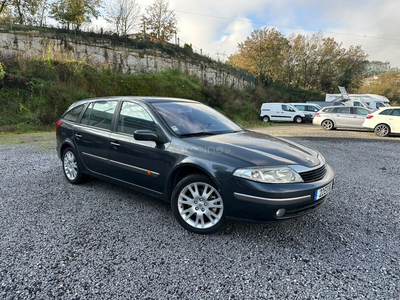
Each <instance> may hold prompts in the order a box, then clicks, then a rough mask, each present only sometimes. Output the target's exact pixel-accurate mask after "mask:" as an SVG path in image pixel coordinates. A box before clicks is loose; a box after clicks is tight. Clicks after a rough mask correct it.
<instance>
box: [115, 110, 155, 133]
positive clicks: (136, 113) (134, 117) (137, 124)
mask: <svg viewBox="0 0 400 300" xmlns="http://www.w3.org/2000/svg"><path fill="white" fill-rule="evenodd" d="M141 129H147V130H151V131H153V132H155V131H156V124H155V123H154V121H153V119H152V118H151V117H150V115H149V114H148V113H147V111H146V110H145V109H144V108H143V107H141V106H140V105H139V104H136V103H131V102H124V103H123V104H122V107H121V113H120V114H119V119H118V132H122V133H126V134H130V135H133V133H134V132H135V131H136V130H141Z"/></svg>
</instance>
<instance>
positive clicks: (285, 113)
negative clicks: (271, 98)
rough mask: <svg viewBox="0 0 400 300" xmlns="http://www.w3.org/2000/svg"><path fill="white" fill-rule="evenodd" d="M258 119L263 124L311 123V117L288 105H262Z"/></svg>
mask: <svg viewBox="0 0 400 300" xmlns="http://www.w3.org/2000/svg"><path fill="white" fill-rule="evenodd" d="M260 118H261V120H263V121H264V122H269V121H288V122H295V123H302V122H304V121H311V120H312V119H311V115H310V114H305V113H304V112H302V111H300V110H298V109H297V108H296V107H294V106H293V105H291V104H289V103H263V104H262V105H261V113H260Z"/></svg>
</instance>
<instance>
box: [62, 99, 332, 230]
mask: <svg viewBox="0 0 400 300" xmlns="http://www.w3.org/2000/svg"><path fill="white" fill-rule="evenodd" d="M57 152H58V155H59V157H60V159H61V161H62V163H63V170H64V174H65V177H66V178H67V180H68V181H69V182H70V183H72V184H77V183H81V182H83V181H84V179H85V177H87V175H91V176H94V177H98V178H101V179H103V180H107V181H110V182H113V183H116V184H120V185H122V186H124V187H129V188H133V189H135V190H137V191H140V192H142V193H146V194H149V195H151V196H155V197H157V198H160V199H162V200H164V201H167V202H170V203H171V206H172V211H173V213H174V215H175V217H176V219H177V220H178V222H179V223H180V224H181V225H182V226H183V227H184V228H186V229H187V230H190V231H192V232H196V233H212V232H215V231H216V230H218V229H219V228H221V226H223V224H224V223H225V222H226V221H227V220H228V221H229V220H232V221H240V220H241V221H252V222H266V221H274V220H284V219H289V218H293V217H297V216H301V215H304V214H307V213H309V212H311V211H314V210H315V209H317V208H318V207H320V206H321V205H322V204H323V203H324V202H326V199H327V196H328V193H329V192H330V190H331V189H332V186H333V179H334V172H333V170H332V169H331V167H330V166H329V165H328V164H326V162H325V159H324V157H323V156H322V155H321V154H320V153H318V152H317V151H315V150H313V149H311V148H308V147H305V146H301V145H298V144H296V143H292V142H289V141H286V140H283V139H278V138H274V137H271V136H268V135H264V134H260V133H255V132H252V131H249V130H245V129H243V128H242V127H240V126H238V125H237V124H235V123H234V122H232V121H231V120H229V119H228V118H226V117H225V116H223V115H222V114H220V113H218V112H217V111H215V110H213V109H212V108H210V107H208V106H206V105H203V104H201V103H199V102H196V101H191V100H183V99H171V98H156V97H110V98H96V99H88V100H83V101H79V102H76V103H74V104H73V105H72V106H71V107H70V108H69V109H68V110H67V111H66V112H65V113H64V114H63V116H62V117H61V119H60V120H59V121H58V122H57Z"/></svg>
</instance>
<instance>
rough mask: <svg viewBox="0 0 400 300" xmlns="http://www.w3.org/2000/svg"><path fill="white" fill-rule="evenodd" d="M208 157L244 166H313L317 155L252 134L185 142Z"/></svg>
mask: <svg viewBox="0 0 400 300" xmlns="http://www.w3.org/2000/svg"><path fill="white" fill-rule="evenodd" d="M185 140H186V141H187V142H189V143H191V144H192V145H193V146H195V147H196V149H203V151H206V152H207V153H209V154H210V155H218V156H219V155H223V156H230V157H232V158H233V157H234V158H236V159H240V160H241V161H243V162H246V164H247V165H248V166H273V165H275V166H277V165H303V166H305V167H310V168H311V167H315V166H317V165H318V164H319V163H320V162H319V159H318V154H319V153H318V152H317V151H315V150H313V149H310V148H308V147H305V146H302V145H299V144H297V143H293V142H290V141H287V140H284V139H281V138H275V137H272V136H270V135H266V134H261V133H256V132H252V131H245V132H238V133H229V134H218V135H212V136H201V137H191V138H186V139H185Z"/></svg>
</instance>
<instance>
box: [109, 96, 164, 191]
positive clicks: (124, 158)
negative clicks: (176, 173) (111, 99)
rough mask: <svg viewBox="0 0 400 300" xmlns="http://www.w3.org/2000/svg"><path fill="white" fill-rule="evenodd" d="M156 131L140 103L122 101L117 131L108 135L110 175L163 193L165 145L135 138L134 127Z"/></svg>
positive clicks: (154, 125)
mask: <svg viewBox="0 0 400 300" xmlns="http://www.w3.org/2000/svg"><path fill="white" fill-rule="evenodd" d="M140 129H147V130H151V131H154V132H155V131H156V123H155V122H154V121H153V118H152V117H151V116H150V114H149V113H148V112H147V111H146V109H144V108H143V107H142V106H141V105H139V104H137V103H135V102H128V101H125V102H123V103H122V106H121V110H120V113H119V116H118V128H117V131H116V132H114V133H112V134H111V135H110V144H109V147H108V149H109V158H110V165H111V168H112V175H111V176H112V177H115V178H117V179H119V180H122V181H125V182H128V183H130V184H133V185H135V186H138V187H141V188H145V189H147V190H151V191H156V192H162V191H163V188H164V186H163V183H164V159H165V146H164V145H160V144H157V143H155V142H153V141H137V140H135V138H134V137H133V134H134V132H135V131H136V130H140Z"/></svg>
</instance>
